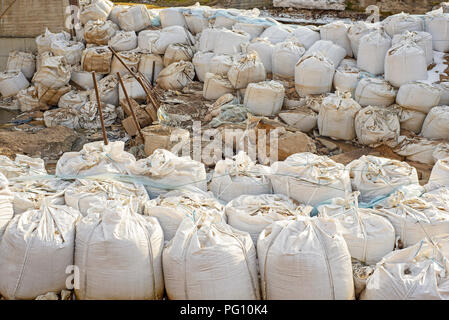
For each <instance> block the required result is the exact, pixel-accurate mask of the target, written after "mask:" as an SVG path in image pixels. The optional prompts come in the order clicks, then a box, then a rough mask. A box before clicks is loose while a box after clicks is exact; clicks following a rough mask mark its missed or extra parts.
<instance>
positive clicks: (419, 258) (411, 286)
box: [360, 236, 449, 300]
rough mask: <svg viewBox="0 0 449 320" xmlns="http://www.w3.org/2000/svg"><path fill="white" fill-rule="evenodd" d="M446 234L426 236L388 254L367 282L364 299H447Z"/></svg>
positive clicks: (447, 245)
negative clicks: (412, 244)
mask: <svg viewBox="0 0 449 320" xmlns="http://www.w3.org/2000/svg"><path fill="white" fill-rule="evenodd" d="M448 254H449V239H448V238H447V236H441V237H437V238H435V239H432V240H430V239H423V240H422V241H420V242H419V243H416V244H415V245H414V246H411V247H409V248H406V249H402V250H396V251H393V252H391V253H390V254H388V255H386V256H385V257H384V258H383V259H382V260H381V261H380V262H379V263H378V264H377V265H376V268H375V269H374V272H373V274H372V275H371V276H370V277H369V278H368V281H367V282H366V288H365V291H363V292H362V294H361V296H360V299H361V300H448V299H449V295H448V293H447V286H448V285H449V278H448V277H447V272H448V271H449V266H448V264H447V258H446V257H447V255H448Z"/></svg>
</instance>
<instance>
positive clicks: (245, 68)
mask: <svg viewBox="0 0 449 320" xmlns="http://www.w3.org/2000/svg"><path fill="white" fill-rule="evenodd" d="M266 76H267V74H266V72H265V67H264V66H263V63H262V61H261V60H260V58H259V56H258V54H257V53H256V52H255V51H252V52H250V53H248V54H244V55H242V56H241V57H240V58H238V59H237V60H236V61H234V64H233V65H232V67H231V69H229V71H228V79H229V81H230V82H231V83H232V85H233V86H234V88H236V89H243V88H246V87H247V86H248V84H250V83H251V82H260V81H264V80H265V78H266Z"/></svg>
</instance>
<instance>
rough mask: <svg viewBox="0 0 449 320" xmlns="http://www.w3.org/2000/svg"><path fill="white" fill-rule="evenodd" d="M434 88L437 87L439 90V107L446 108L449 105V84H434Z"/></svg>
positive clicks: (445, 82)
mask: <svg viewBox="0 0 449 320" xmlns="http://www.w3.org/2000/svg"><path fill="white" fill-rule="evenodd" d="M433 85H434V86H437V87H438V88H440V90H441V97H440V103H439V104H440V105H442V106H447V105H449V82H447V81H443V82H440V83H434V84H433Z"/></svg>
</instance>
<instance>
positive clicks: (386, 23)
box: [382, 12, 424, 37]
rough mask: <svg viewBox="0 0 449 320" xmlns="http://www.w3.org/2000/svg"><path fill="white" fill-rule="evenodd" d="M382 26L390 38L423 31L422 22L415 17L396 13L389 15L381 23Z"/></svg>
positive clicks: (419, 18)
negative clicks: (406, 32) (407, 32)
mask: <svg viewBox="0 0 449 320" xmlns="http://www.w3.org/2000/svg"><path fill="white" fill-rule="evenodd" d="M382 26H383V27H384V29H385V31H386V32H387V33H388V35H389V36H390V37H393V36H394V35H395V34H401V33H403V32H405V31H423V30H424V21H423V19H421V17H419V16H417V15H412V14H408V13H404V12H401V13H398V14H394V15H391V16H389V17H387V18H385V20H383V21H382Z"/></svg>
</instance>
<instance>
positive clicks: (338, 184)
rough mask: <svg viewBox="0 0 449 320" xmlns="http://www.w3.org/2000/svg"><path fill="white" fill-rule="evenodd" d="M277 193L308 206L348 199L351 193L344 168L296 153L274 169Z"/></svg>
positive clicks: (273, 183) (272, 180) (330, 161)
mask: <svg viewBox="0 0 449 320" xmlns="http://www.w3.org/2000/svg"><path fill="white" fill-rule="evenodd" d="M271 170H272V175H271V177H270V180H271V184H272V185H273V191H274V193H280V194H284V195H286V196H288V197H290V198H293V199H294V200H297V201H299V202H301V203H305V204H307V205H309V204H310V205H312V206H314V205H317V204H319V203H321V202H323V201H326V200H329V199H332V198H337V197H344V196H345V194H346V192H350V191H351V182H350V180H349V172H348V171H347V170H345V167H344V165H342V164H340V163H336V162H335V161H333V160H331V159H330V158H328V157H326V156H318V155H315V154H313V153H309V152H304V153H296V154H292V155H291V156H289V157H288V158H287V159H285V160H284V161H278V162H275V163H273V164H272V165H271Z"/></svg>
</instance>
